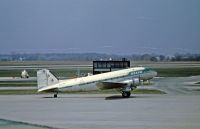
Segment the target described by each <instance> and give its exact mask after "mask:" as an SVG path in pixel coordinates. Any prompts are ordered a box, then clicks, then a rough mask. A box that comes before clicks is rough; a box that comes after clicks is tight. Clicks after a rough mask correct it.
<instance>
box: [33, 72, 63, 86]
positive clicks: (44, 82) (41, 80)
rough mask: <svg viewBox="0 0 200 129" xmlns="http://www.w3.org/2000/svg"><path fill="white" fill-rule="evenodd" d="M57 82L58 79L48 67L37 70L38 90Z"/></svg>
mask: <svg viewBox="0 0 200 129" xmlns="http://www.w3.org/2000/svg"><path fill="white" fill-rule="evenodd" d="M58 82H59V80H58V79H57V78H56V77H55V76H54V75H53V74H52V73H51V72H50V71H49V70H48V69H42V70H38V71H37V85H38V90H39V89H41V88H43V87H47V86H50V85H54V84H56V83H58Z"/></svg>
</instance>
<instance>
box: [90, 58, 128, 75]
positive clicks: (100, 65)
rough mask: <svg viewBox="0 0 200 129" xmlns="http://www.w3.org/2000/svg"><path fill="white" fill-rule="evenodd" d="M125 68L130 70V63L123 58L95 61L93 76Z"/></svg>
mask: <svg viewBox="0 0 200 129" xmlns="http://www.w3.org/2000/svg"><path fill="white" fill-rule="evenodd" d="M125 68H130V61H129V60H127V59H126V58H122V60H111V59H110V60H99V61H93V74H99V73H105V72H111V71H115V70H120V69H125Z"/></svg>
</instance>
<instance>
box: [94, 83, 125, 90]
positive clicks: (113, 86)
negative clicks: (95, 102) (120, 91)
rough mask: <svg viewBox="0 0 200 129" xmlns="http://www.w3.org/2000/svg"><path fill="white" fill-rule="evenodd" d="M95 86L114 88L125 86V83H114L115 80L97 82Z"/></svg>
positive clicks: (102, 88)
mask: <svg viewBox="0 0 200 129" xmlns="http://www.w3.org/2000/svg"><path fill="white" fill-rule="evenodd" d="M96 86H97V87H98V88H99V89H101V90H105V89H115V88H124V87H126V86H127V83H116V82H98V83H96Z"/></svg>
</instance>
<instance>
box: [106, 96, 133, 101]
mask: <svg viewBox="0 0 200 129" xmlns="http://www.w3.org/2000/svg"><path fill="white" fill-rule="evenodd" d="M129 98H135V96H130V97H129ZM129 98H123V97H122V96H121V95H114V96H109V97H106V98H105V100H119V99H129Z"/></svg>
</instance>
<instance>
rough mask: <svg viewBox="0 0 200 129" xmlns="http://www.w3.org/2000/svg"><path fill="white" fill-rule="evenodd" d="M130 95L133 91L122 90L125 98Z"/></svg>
mask: <svg viewBox="0 0 200 129" xmlns="http://www.w3.org/2000/svg"><path fill="white" fill-rule="evenodd" d="M130 95H131V92H127V91H123V92H122V97H123V98H128V97H130Z"/></svg>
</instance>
